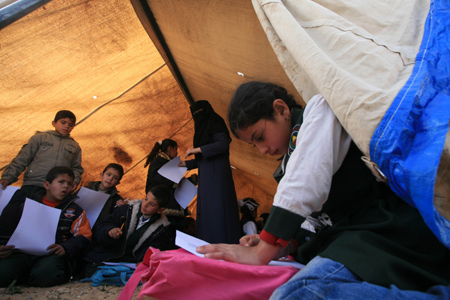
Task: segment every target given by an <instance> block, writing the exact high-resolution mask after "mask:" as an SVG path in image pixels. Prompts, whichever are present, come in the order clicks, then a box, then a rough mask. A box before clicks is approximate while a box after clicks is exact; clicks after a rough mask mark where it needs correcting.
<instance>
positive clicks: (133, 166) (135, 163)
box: [123, 118, 193, 176]
mask: <svg viewBox="0 0 450 300" xmlns="http://www.w3.org/2000/svg"><path fill="white" fill-rule="evenodd" d="M192 120H193V118H190V119H189V120H188V121H187V122H186V123H184V124H183V126H181V127H180V128H178V130H177V131H175V132H174V133H173V134H172V135H170V136H169V137H168V138H169V139H171V138H172V137H174V136H175V135H176V134H177V133H178V132H179V131H180V130H181V129H183V128H184V127H185V126H186V125H187V124H188V123H189V122H191V121H192ZM146 158H147V156H145V157H143V158H142V159H141V160H140V161H138V162H137V163H135V164H134V166H132V167H131V168H129V169H128V170H127V171H126V172H125V173H123V175H124V176H125V174H127V173H128V172H130V171H131V170H133V169H134V168H135V167H136V166H137V165H138V164H140V163H141V162H142V161H143V160H144V159H146Z"/></svg>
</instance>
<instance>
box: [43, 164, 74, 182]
mask: <svg viewBox="0 0 450 300" xmlns="http://www.w3.org/2000/svg"><path fill="white" fill-rule="evenodd" d="M62 174H67V175H69V176H70V177H72V180H73V179H75V174H74V173H73V171H72V169H71V168H69V167H54V168H52V169H50V171H48V173H47V176H46V177H45V181H48V182H49V183H52V182H53V180H55V178H56V177H58V176H59V175H62Z"/></svg>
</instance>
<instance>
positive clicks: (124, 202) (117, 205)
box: [114, 198, 130, 208]
mask: <svg viewBox="0 0 450 300" xmlns="http://www.w3.org/2000/svg"><path fill="white" fill-rule="evenodd" d="M128 200H130V198H127V199H125V200H119V201H117V202H116V203H118V202H120V201H123V204H121V205H124V204H127V203H128ZM121 205H119V204H116V205H115V206H114V208H116V207H119V206H121Z"/></svg>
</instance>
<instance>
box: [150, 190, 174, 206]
mask: <svg viewBox="0 0 450 300" xmlns="http://www.w3.org/2000/svg"><path fill="white" fill-rule="evenodd" d="M150 192H151V193H152V194H153V196H155V198H156V201H158V205H159V207H167V205H168V204H169V201H170V198H171V197H172V194H171V192H170V189H169V188H168V187H167V186H165V185H157V186H155V187H153V188H152V189H150Z"/></svg>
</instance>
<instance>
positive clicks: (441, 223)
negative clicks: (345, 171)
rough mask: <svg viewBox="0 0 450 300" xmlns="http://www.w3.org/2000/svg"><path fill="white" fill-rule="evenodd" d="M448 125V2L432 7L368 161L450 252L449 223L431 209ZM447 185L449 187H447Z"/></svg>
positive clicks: (449, 100) (432, 2)
mask: <svg viewBox="0 0 450 300" xmlns="http://www.w3.org/2000/svg"><path fill="white" fill-rule="evenodd" d="M449 120H450V1H448V0H447V1H439V0H438V1H431V5H430V12H429V14H428V18H427V21H426V25H425V32H424V36H423V40H422V44H421V47H420V50H419V52H418V54H417V57H416V62H415V66H414V70H413V73H412V75H411V77H410V78H409V80H408V82H407V83H406V84H405V86H404V87H403V88H402V89H401V91H400V92H399V93H398V95H397V96H396V98H395V99H394V101H393V103H392V105H391V106H390V108H389V110H388V111H387V112H386V114H385V116H384V117H383V120H382V121H381V123H380V125H379V126H378V128H377V130H376V131H375V133H374V135H373V137H372V140H371V144H370V155H371V159H372V160H373V161H374V162H376V163H377V164H378V165H379V166H380V169H381V170H382V171H383V173H384V174H385V175H386V176H387V177H388V179H389V185H390V187H391V188H392V189H393V190H394V192H395V193H396V194H397V195H399V196H400V197H401V198H402V199H403V200H405V201H406V202H408V203H409V204H411V205H413V206H415V207H416V208H417V209H418V210H419V211H420V213H421V215H422V216H423V219H424V220H425V222H426V224H427V225H428V227H429V228H430V229H431V230H432V231H433V233H434V234H435V235H436V236H437V237H438V238H439V240H440V241H441V242H442V243H443V244H444V245H446V246H447V247H448V248H450V222H449V221H447V220H446V219H444V218H443V217H441V216H440V214H439V213H438V212H437V211H436V209H435V208H434V205H433V194H434V183H435V179H436V174H437V170H438V165H439V161H440V157H441V154H442V150H443V147H444V142H445V135H446V134H447V131H448V130H449ZM449 184H450V183H449Z"/></svg>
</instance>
